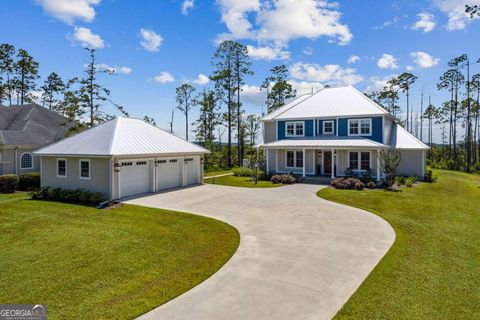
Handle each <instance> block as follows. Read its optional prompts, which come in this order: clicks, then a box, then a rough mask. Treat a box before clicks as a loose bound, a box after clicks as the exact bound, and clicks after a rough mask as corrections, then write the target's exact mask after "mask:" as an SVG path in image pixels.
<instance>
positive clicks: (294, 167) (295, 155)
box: [285, 150, 305, 169]
mask: <svg viewBox="0 0 480 320" xmlns="http://www.w3.org/2000/svg"><path fill="white" fill-rule="evenodd" d="M289 152H293V164H294V166H293V167H289V166H288V160H287V159H288V153H289ZM297 152H302V157H303V161H302V163H303V166H305V155H304V154H303V151H302V150H285V169H302V168H303V166H301V167H297Z"/></svg>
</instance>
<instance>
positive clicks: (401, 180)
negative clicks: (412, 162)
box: [395, 176, 407, 186]
mask: <svg viewBox="0 0 480 320" xmlns="http://www.w3.org/2000/svg"><path fill="white" fill-rule="evenodd" d="M406 182H407V178H406V177H404V176H396V177H395V183H396V184H397V185H399V186H403V185H404V184H405V183H406Z"/></svg>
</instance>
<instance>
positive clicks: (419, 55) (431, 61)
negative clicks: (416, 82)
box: [410, 51, 440, 69]
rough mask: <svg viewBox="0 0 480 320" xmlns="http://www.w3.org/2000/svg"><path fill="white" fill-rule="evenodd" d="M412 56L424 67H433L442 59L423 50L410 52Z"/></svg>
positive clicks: (416, 62) (417, 63)
mask: <svg viewBox="0 0 480 320" xmlns="http://www.w3.org/2000/svg"><path fill="white" fill-rule="evenodd" d="M410 57H412V59H413V62H414V63H415V64H416V65H417V66H418V67H419V68H422V69H426V68H431V67H433V66H435V65H437V64H438V62H439V61H440V59H438V58H434V57H432V56H431V55H429V54H428V53H426V52H423V51H417V52H412V53H410Z"/></svg>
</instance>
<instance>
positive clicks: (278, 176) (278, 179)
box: [270, 174, 282, 183]
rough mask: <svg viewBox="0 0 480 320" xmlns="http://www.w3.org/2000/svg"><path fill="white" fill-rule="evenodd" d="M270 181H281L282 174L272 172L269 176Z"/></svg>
mask: <svg viewBox="0 0 480 320" xmlns="http://www.w3.org/2000/svg"><path fill="white" fill-rule="evenodd" d="M270 181H272V183H282V176H281V175H279V174H274V175H273V176H272V177H271V178H270Z"/></svg>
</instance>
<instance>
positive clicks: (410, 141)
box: [262, 86, 429, 180]
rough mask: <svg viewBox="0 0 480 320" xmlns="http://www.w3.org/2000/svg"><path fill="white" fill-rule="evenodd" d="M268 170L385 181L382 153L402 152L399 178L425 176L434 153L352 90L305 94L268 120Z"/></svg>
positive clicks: (265, 133) (265, 126)
mask: <svg viewBox="0 0 480 320" xmlns="http://www.w3.org/2000/svg"><path fill="white" fill-rule="evenodd" d="M262 122H263V141H264V142H263V144H262V147H263V148H264V149H265V156H266V165H265V166H266V170H267V171H268V172H270V173H273V172H276V173H286V172H293V173H295V174H299V175H302V176H307V175H324V176H328V177H331V178H333V177H335V176H344V175H346V172H348V171H349V172H353V173H362V172H367V171H368V172H369V173H370V174H371V175H372V176H373V177H374V178H376V179H377V180H380V179H382V178H383V177H384V172H383V169H382V160H381V157H380V151H381V150H388V149H398V150H399V151H400V153H401V162H400V166H399V169H398V174H401V175H409V176H411V175H414V176H418V177H419V178H423V177H424V175H425V158H426V157H425V154H426V151H427V150H428V149H429V148H428V146H426V145H425V144H424V143H422V142H421V141H420V140H418V139H417V138H415V137H414V136H413V135H412V134H410V133H409V132H407V131H406V130H405V129H404V128H402V127H401V126H400V125H399V124H397V123H396V122H395V119H394V118H393V117H392V116H391V115H390V114H389V113H388V112H387V111H386V110H385V109H383V108H382V107H381V106H380V105H378V104H377V103H375V102H374V101H372V100H371V99H369V98H368V97H366V96H365V95H364V94H362V93H361V92H360V91H358V90H357V89H355V88H354V87H352V86H344V87H331V88H324V89H322V90H320V91H319V92H317V93H314V94H309V95H303V96H300V97H298V98H296V99H295V100H293V101H291V102H290V103H288V104H286V105H285V106H283V107H281V108H280V109H277V110H275V111H274V112H272V113H270V114H268V115H267V116H265V117H264V118H263V119H262Z"/></svg>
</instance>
